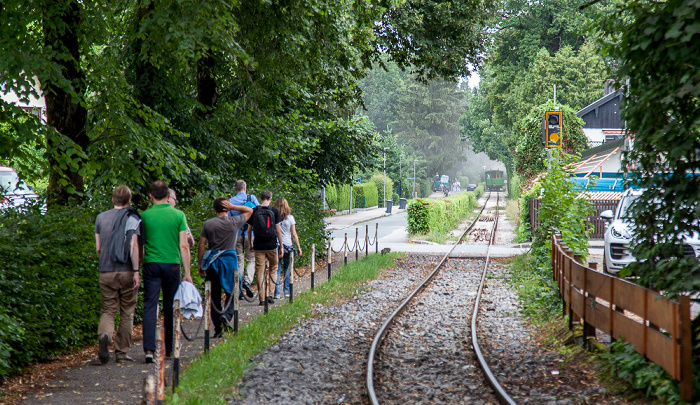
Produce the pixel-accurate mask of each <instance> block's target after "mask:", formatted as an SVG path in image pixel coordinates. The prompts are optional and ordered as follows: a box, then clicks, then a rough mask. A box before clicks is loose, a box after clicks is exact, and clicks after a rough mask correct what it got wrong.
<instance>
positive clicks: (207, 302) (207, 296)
mask: <svg viewBox="0 0 700 405" xmlns="http://www.w3.org/2000/svg"><path fill="white" fill-rule="evenodd" d="M209 314H211V281H207V282H205V283H204V353H208V352H209Z"/></svg>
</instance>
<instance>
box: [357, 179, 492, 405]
mask: <svg viewBox="0 0 700 405" xmlns="http://www.w3.org/2000/svg"><path fill="white" fill-rule="evenodd" d="M490 199H491V192H489V196H488V198H487V199H486V201H485V202H484V206H483V207H481V211H479V214H478V215H477V216H476V217H475V218H474V221H472V223H471V224H470V225H469V226H468V227H467V229H466V230H465V231H464V232H462V235H461V236H460V237H459V239H457V242H456V243H455V244H454V245H452V248H451V249H450V250H449V251H448V252H447V254H445V256H443V258H442V260H440V263H438V265H437V266H435V269H434V270H433V271H432V272H431V273H430V274H429V275H428V277H426V278H425V280H423V281H422V282H421V284H420V285H419V286H418V287H417V288H416V289H415V290H413V292H412V293H410V294H409V295H408V297H406V299H405V300H404V301H403V302H402V303H401V305H399V306H398V307H397V308H396V310H394V312H393V313H392V314H391V315H390V316H389V318H387V320H386V321H385V322H384V324H382V326H381V327H380V328H379V331H378V332H377V334H376V335H375V336H374V340H373V341H372V346H371V347H370V349H369V355H368V356H367V393H368V395H369V399H370V401H371V402H372V404H373V405H379V400H378V399H377V393H376V392H375V390H374V362H375V357H376V354H377V351H378V349H379V346H380V345H381V343H382V341H383V340H384V337H385V336H386V333H387V331H388V330H389V326H390V325H391V324H392V323H393V322H394V320H395V319H396V317H398V316H399V315H400V314H401V313H403V311H404V310H405V309H406V307H407V306H408V303H409V302H411V301H412V300H413V298H414V297H415V296H416V295H418V294H419V293H420V292H421V291H423V290H424V289H425V287H426V286H427V285H428V283H430V281H431V280H432V279H433V278H435V276H436V275H437V274H438V272H439V270H440V267H442V264H443V263H444V262H445V261H446V260H447V259H448V258H449V257H450V254H452V251H453V250H454V249H455V247H457V245H459V243H460V242H461V241H462V239H464V236H465V235H466V234H467V232H469V231H470V230H471V229H472V228H473V227H474V224H476V222H477V221H478V220H479V218H480V217H481V214H482V213H483V212H484V209H486V204H487V203H488V202H489V200H490ZM496 201H497V202H496V207H498V200H496ZM494 222H497V220H496V221H494ZM494 229H495V228H494ZM492 238H493V235H492ZM487 253H488V250H487Z"/></svg>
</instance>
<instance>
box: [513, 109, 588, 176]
mask: <svg viewBox="0 0 700 405" xmlns="http://www.w3.org/2000/svg"><path fill="white" fill-rule="evenodd" d="M558 107H559V110H560V111H562V127H563V130H562V132H561V136H562V148H561V149H562V152H564V153H566V154H568V155H575V154H576V153H580V152H581V151H583V150H584V149H586V148H587V147H588V138H586V135H585V134H584V133H583V120H582V119H581V118H579V117H577V116H576V111H575V110H574V109H572V108H571V107H568V106H562V105H559V106H558ZM553 108H554V105H553V103H551V102H549V103H545V104H542V105H540V106H537V107H535V108H533V109H532V110H531V111H530V114H528V115H527V116H526V117H525V118H523V119H522V121H520V125H519V126H518V132H517V133H518V139H519V141H518V145H517V147H516V150H515V170H516V171H517V172H518V174H519V175H521V176H523V178H525V179H529V178H532V177H534V176H535V175H537V174H538V173H540V172H542V171H544V170H546V169H547V165H546V160H547V150H546V149H545V148H544V146H542V118H544V116H545V112H546V111H552V110H553Z"/></svg>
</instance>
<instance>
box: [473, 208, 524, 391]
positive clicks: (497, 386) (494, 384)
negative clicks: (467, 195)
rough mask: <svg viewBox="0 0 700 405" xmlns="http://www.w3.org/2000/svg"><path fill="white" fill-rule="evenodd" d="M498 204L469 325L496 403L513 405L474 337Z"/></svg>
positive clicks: (480, 362) (493, 236) (479, 359)
mask: <svg viewBox="0 0 700 405" xmlns="http://www.w3.org/2000/svg"><path fill="white" fill-rule="evenodd" d="M498 202H499V199H496V216H495V218H496V220H495V221H493V228H492V229H491V238H490V239H489V244H488V246H487V247H486V263H485V264H484V271H483V272H482V273H481V282H480V283H479V291H478V292H477V294H476V300H475V301H474V312H473V313H472V323H471V330H472V347H473V348H474V353H475V354H476V358H477V360H478V361H479V365H481V369H482V370H483V371H484V376H485V377H486V382H488V383H489V385H490V386H491V388H493V390H494V392H495V393H496V397H498V401H499V402H500V403H501V404H508V405H515V404H516V402H515V401H514V400H513V398H511V397H510V395H508V393H507V392H506V390H505V389H503V387H502V386H501V384H500V383H499V382H498V379H497V378H496V376H494V375H493V373H492V372H491V368H490V367H489V365H488V364H487V363H486V359H485V358H484V355H483V354H482V353H481V348H480V347H479V342H478V341H477V337H476V321H477V318H478V316H479V302H480V301H481V293H482V292H483V291H484V282H485V281H486V273H487V272H488V267H489V260H490V252H489V251H490V249H491V245H493V239H494V238H495V237H496V228H497V226H498Z"/></svg>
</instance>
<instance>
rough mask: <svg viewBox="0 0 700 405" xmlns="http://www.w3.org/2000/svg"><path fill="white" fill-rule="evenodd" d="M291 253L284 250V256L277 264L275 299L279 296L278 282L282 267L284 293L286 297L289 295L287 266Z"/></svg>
mask: <svg viewBox="0 0 700 405" xmlns="http://www.w3.org/2000/svg"><path fill="white" fill-rule="evenodd" d="M291 255H292V253H291V252H287V250H286V249H285V252H284V256H283V257H282V261H280V262H279V264H278V266H277V283H276V284H275V297H276V296H278V295H280V284H282V282H281V281H280V280H281V279H280V274H281V273H282V269H283V267H284V293H285V294H286V295H289V273H290V271H291V270H290V269H289V264H290V262H291Z"/></svg>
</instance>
